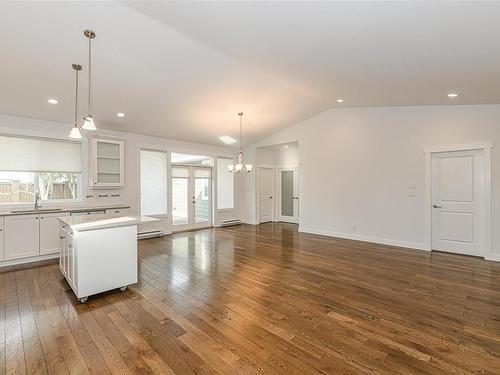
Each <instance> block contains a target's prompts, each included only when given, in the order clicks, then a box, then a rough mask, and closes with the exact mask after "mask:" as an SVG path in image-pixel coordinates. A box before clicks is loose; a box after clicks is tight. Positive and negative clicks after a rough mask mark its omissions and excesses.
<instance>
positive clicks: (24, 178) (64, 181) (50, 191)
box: [0, 171, 82, 204]
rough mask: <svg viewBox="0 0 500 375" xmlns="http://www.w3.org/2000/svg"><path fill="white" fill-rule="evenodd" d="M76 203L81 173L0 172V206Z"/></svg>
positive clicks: (80, 185)
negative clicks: (37, 199)
mask: <svg viewBox="0 0 500 375" xmlns="http://www.w3.org/2000/svg"><path fill="white" fill-rule="evenodd" d="M36 192H39V193H40V201H41V202H44V201H45V202H78V201H81V197H82V178H81V173H71V172H70V173H68V172H13V171H0V204H17V203H33V202H34V201H35V193H36Z"/></svg>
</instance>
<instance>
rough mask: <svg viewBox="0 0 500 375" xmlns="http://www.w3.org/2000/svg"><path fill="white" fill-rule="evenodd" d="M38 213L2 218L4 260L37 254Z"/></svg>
mask: <svg viewBox="0 0 500 375" xmlns="http://www.w3.org/2000/svg"><path fill="white" fill-rule="evenodd" d="M39 230H40V226H39V215H15V216H8V217H5V218H4V254H5V257H4V259H5V260H10V259H18V258H27V257H31V256H36V255H38V254H39V249H40V247H39V244H40V243H39V236H38V235H39Z"/></svg>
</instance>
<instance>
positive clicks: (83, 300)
mask: <svg viewBox="0 0 500 375" xmlns="http://www.w3.org/2000/svg"><path fill="white" fill-rule="evenodd" d="M88 299H89V297H82V298H80V303H86V302H87V300H88Z"/></svg>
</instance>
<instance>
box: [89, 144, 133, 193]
mask: <svg viewBox="0 0 500 375" xmlns="http://www.w3.org/2000/svg"><path fill="white" fill-rule="evenodd" d="M124 149H125V142H124V141H121V140H115V139H103V138H92V167H93V172H92V182H91V186H92V187H94V188H115V187H122V186H123V185H124V165H125V161H124Z"/></svg>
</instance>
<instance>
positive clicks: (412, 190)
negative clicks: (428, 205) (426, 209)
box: [408, 184, 417, 198]
mask: <svg viewBox="0 0 500 375" xmlns="http://www.w3.org/2000/svg"><path fill="white" fill-rule="evenodd" d="M416 196H417V184H408V197H409V198H415V197H416Z"/></svg>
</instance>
